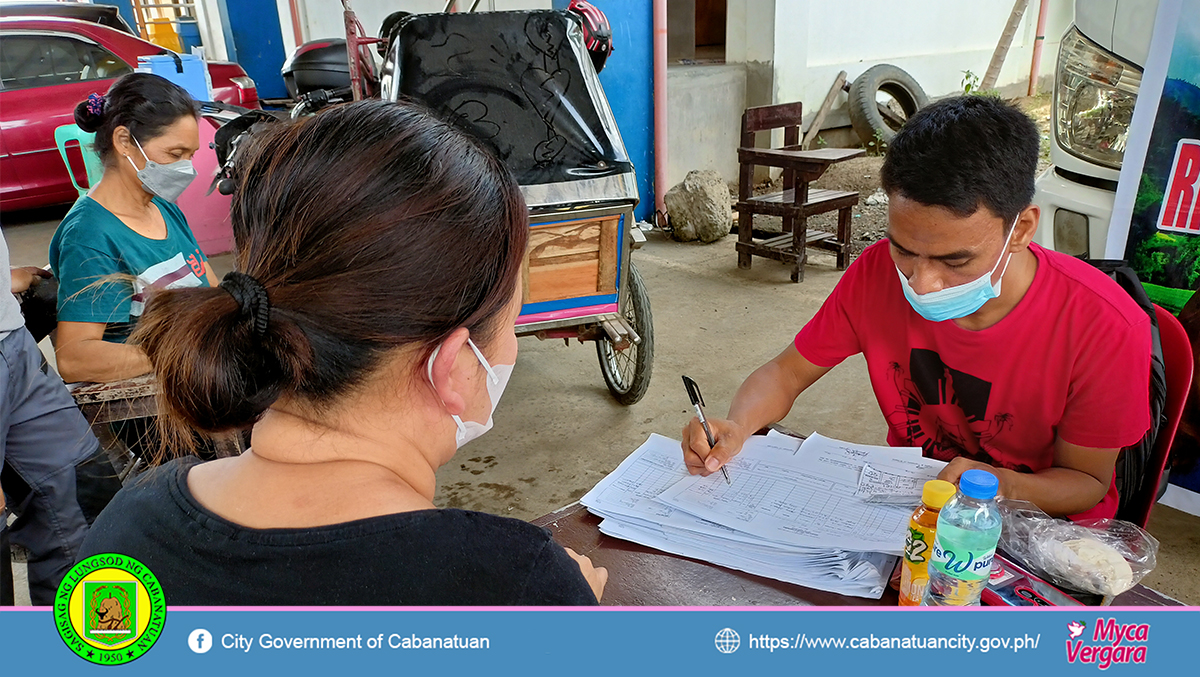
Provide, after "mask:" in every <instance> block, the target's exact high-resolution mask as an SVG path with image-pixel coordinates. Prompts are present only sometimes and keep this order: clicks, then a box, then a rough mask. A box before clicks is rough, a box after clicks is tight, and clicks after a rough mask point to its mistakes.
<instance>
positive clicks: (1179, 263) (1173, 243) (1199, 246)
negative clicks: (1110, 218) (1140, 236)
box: [1130, 232, 1200, 289]
mask: <svg viewBox="0 0 1200 677" xmlns="http://www.w3.org/2000/svg"><path fill="white" fill-rule="evenodd" d="M1131 259H1132V260H1131V261H1130V263H1131V264H1132V265H1133V268H1134V270H1136V271H1138V276H1139V277H1141V278H1142V281H1143V282H1149V283H1151V284H1155V285H1159V286H1162V287H1171V288H1174V289H1195V288H1196V286H1197V282H1198V281H1200V237H1197V236H1194V235H1183V234H1176V233H1163V232H1158V233H1155V234H1154V235H1153V236H1151V237H1150V238H1148V239H1146V240H1144V241H1142V242H1140V243H1138V245H1137V248H1136V249H1135V250H1134V252H1133V256H1132V257H1131Z"/></svg>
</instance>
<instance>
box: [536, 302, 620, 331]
mask: <svg viewBox="0 0 1200 677" xmlns="http://www.w3.org/2000/svg"><path fill="white" fill-rule="evenodd" d="M616 312H617V304H615V303H605V304H602V305H598V306H584V307H582V308H564V309H562V310H552V311H550V312H548V313H535V314H533V315H522V316H520V317H518V318H517V326H518V327H520V326H523V325H526V324H534V323H537V322H552V321H554V320H570V319H572V318H576V317H587V316H589V315H604V314H609V313H616Z"/></svg>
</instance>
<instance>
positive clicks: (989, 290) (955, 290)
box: [896, 215, 1020, 322]
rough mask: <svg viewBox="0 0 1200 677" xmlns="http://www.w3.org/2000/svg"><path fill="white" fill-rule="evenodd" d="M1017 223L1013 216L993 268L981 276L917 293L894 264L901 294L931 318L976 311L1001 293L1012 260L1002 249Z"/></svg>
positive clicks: (936, 319)
mask: <svg viewBox="0 0 1200 677" xmlns="http://www.w3.org/2000/svg"><path fill="white" fill-rule="evenodd" d="M1017 218H1020V215H1017ZM1016 226H1017V221H1016V219H1013V223H1012V227H1011V228H1009V230H1008V237H1006V238H1004V249H1003V250H1001V253H1000V258H999V259H997V260H996V265H994V266H992V269H991V270H989V271H988V272H987V273H986V274H985V275H984V276H983V277H981V278H979V279H977V280H972V281H970V282H968V283H966V284H960V285H958V286H957V287H948V288H946V289H939V290H937V291H931V292H929V293H928V294H918V293H917V292H915V291H913V288H912V285H910V284H909V283H908V278H907V277H905V276H904V273H902V272H900V266H896V274H898V275H899V276H900V286H901V287H902V288H903V289H904V298H906V299H908V303H909V305H911V306H912V307H913V310H915V311H917V313H918V314H919V315H920V316H921V317H923V318H925V319H926V320H929V321H930V322H945V321H946V320H957V319H960V318H963V317H966V316H968V315H970V314H972V313H974V312H976V311H978V310H979V309H980V308H982V307H983V304H985V303H987V302H988V301H991V300H992V299H994V298H996V297H997V296H1000V283H1001V282H1002V281H1003V280H1004V271H1006V270H1008V262H1009V261H1011V260H1012V254H1009V255H1008V257H1007V258H1005V256H1004V252H1005V251H1007V250H1008V243H1009V241H1010V240H1012V234H1013V231H1014V230H1016ZM1001 260H1003V261H1004V269H1003V270H1001V271H1000V279H999V280H996V284H995V285H993V284H992V274H993V273H995V272H996V269H997V268H999V267H1000V261H1001Z"/></svg>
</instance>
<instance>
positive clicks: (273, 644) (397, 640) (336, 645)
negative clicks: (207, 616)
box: [221, 632, 492, 653]
mask: <svg viewBox="0 0 1200 677" xmlns="http://www.w3.org/2000/svg"><path fill="white" fill-rule="evenodd" d="M491 645H492V643H491V640H490V639H489V638H487V637H460V636H459V635H452V636H449V637H420V636H418V635H414V634H400V633H397V632H393V633H391V634H386V635H385V633H382V632H381V633H379V634H378V635H368V636H367V637H366V638H365V639H364V638H363V636H362V635H356V636H354V637H276V636H274V635H272V634H270V633H263V634H261V635H259V636H257V637H250V636H247V635H240V634H236V633H226V634H225V635H222V636H221V647H222V648H224V649H241V650H242V651H244V652H247V653H248V652H249V651H250V650H251V649H254V648H262V649H284V650H287V649H300V650H304V649H363V648H366V649H381V648H383V647H385V646H386V647H388V648H389V649H490V648H492V647H491Z"/></svg>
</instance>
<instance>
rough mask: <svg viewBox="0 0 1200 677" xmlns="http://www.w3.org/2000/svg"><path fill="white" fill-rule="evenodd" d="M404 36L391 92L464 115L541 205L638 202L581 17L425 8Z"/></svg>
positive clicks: (387, 77) (393, 52) (396, 47)
mask: <svg viewBox="0 0 1200 677" xmlns="http://www.w3.org/2000/svg"><path fill="white" fill-rule="evenodd" d="M394 35H396V39H395V42H394V43H393V44H392V46H391V49H390V50H389V52H388V57H387V59H386V63H385V64H384V71H383V83H382V88H383V97H384V98H385V99H392V100H395V99H398V98H400V97H405V98H409V99H413V100H416V101H420V102H421V103H424V104H425V105H427V106H429V107H430V108H432V109H433V110H435V111H437V112H440V113H442V114H443V115H447V116H455V117H457V118H458V119H459V120H460V121H461V122H462V123H463V124H464V126H466V127H467V128H468V129H470V130H471V131H472V132H474V133H475V134H476V135H477V136H479V137H480V138H481V139H483V140H484V141H485V142H486V143H488V144H489V145H491V146H492V147H493V148H494V149H495V151H496V152H497V153H498V154H499V156H500V157H501V159H503V160H504V162H505V163H506V164H507V165H508V166H509V168H510V169H511V170H512V171H513V173H514V174H515V175H516V177H517V180H518V182H519V183H520V184H521V187H522V190H523V192H524V193H525V199H526V201H527V202H528V203H529V206H530V207H531V208H540V207H557V206H570V205H576V204H582V203H590V202H613V201H632V202H636V201H637V184H636V181H635V179H634V170H633V165H632V164H631V163H630V161H629V156H628V154H627V153H626V151H625V145H624V143H622V141H621V135H620V132H619V131H618V130H617V124H616V120H615V119H614V118H613V114H612V109H610V108H609V105H608V100H607V99H606V98H605V96H604V90H603V88H602V87H601V85H600V80H599V78H598V77H597V76H596V72H595V69H594V68H593V66H592V63H591V60H590V58H589V56H588V53H587V50H586V49H585V47H584V44H583V32H582V29H581V28H580V25H579V22H578V20H577V19H576V18H575V17H574V15H572V14H569V13H567V12H563V11H533V12H482V13H466V14H416V15H410V16H408V17H405V18H404V19H403V20H402V22H401V24H400V26H399V27H398V28H397V29H396V31H395V33H394Z"/></svg>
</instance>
